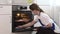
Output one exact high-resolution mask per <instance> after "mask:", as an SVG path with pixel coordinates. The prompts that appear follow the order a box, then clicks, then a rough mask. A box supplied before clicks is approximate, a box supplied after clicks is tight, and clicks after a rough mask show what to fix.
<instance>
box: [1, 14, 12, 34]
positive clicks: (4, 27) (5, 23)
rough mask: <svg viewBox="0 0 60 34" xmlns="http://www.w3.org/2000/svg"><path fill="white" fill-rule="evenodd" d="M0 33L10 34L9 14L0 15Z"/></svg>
mask: <svg viewBox="0 0 60 34" xmlns="http://www.w3.org/2000/svg"><path fill="white" fill-rule="evenodd" d="M0 34H11V15H0Z"/></svg>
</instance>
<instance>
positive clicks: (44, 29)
mask: <svg viewBox="0 0 60 34" xmlns="http://www.w3.org/2000/svg"><path fill="white" fill-rule="evenodd" d="M29 8H30V10H31V11H32V13H33V15H34V20H33V21H32V22H30V23H28V24H25V25H22V26H18V27H19V28H25V27H30V26H32V25H34V24H35V23H37V22H38V21H39V22H40V24H41V25H42V26H41V27H40V28H39V29H38V30H37V33H36V34H56V33H55V32H54V30H55V29H56V28H58V27H57V26H56V24H55V23H54V21H53V20H52V19H51V18H50V17H49V16H48V15H47V14H45V13H44V11H43V10H42V9H40V8H39V6H38V5H37V4H32V5H30V7H29ZM55 27H56V28H55Z"/></svg>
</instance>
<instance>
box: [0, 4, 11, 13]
mask: <svg viewBox="0 0 60 34" xmlns="http://www.w3.org/2000/svg"><path fill="white" fill-rule="evenodd" d="M0 14H12V6H3V5H0Z"/></svg>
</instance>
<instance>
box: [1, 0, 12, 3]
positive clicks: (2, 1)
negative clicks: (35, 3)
mask: <svg viewBox="0 0 60 34" xmlns="http://www.w3.org/2000/svg"><path fill="white" fill-rule="evenodd" d="M0 4H12V0H0Z"/></svg>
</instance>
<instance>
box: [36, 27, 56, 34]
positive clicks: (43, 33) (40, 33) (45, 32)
mask: <svg viewBox="0 0 60 34" xmlns="http://www.w3.org/2000/svg"><path fill="white" fill-rule="evenodd" d="M36 34H56V33H55V32H54V31H53V30H52V29H50V28H42V27H40V28H38V30H37V33H36Z"/></svg>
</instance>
